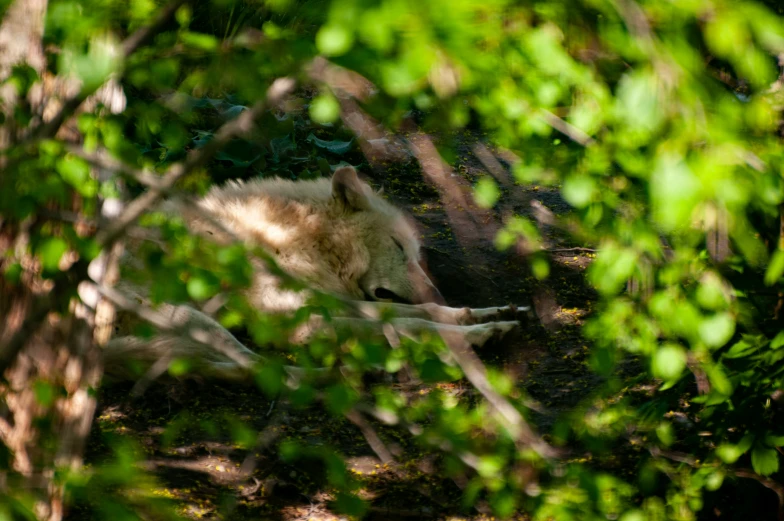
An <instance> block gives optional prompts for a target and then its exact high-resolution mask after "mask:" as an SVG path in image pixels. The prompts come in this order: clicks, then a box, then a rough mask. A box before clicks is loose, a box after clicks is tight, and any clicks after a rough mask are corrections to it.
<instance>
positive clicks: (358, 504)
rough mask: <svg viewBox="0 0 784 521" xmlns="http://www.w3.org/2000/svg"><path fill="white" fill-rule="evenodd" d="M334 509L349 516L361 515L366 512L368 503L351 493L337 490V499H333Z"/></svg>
mask: <svg viewBox="0 0 784 521" xmlns="http://www.w3.org/2000/svg"><path fill="white" fill-rule="evenodd" d="M335 509H336V510H337V511H338V512H341V513H344V514H347V515H349V516H356V517H361V516H362V515H363V514H364V513H365V512H367V509H368V504H367V502H366V501H363V500H362V499H360V498H358V497H357V496H355V495H353V494H346V493H344V492H338V494H337V499H335Z"/></svg>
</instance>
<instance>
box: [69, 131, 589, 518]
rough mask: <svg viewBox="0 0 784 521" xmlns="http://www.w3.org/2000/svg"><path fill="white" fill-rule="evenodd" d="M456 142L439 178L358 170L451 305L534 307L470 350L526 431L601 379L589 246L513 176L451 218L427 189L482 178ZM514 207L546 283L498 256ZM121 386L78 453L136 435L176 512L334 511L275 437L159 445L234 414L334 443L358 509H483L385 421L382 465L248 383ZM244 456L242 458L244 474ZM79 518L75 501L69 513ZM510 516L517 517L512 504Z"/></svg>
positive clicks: (515, 256) (201, 438) (339, 424)
mask: <svg viewBox="0 0 784 521" xmlns="http://www.w3.org/2000/svg"><path fill="white" fill-rule="evenodd" d="M459 143H460V144H459V145H458V147H457V149H456V153H457V158H456V160H455V161H454V162H452V164H453V170H446V171H443V172H441V173H442V179H441V180H440V181H438V180H436V181H435V182H430V181H428V180H427V179H428V175H427V173H426V172H423V171H421V170H420V168H419V164H421V161H420V162H417V161H413V160H412V161H411V162H410V163H409V164H408V166H406V165H403V166H399V165H398V166H395V167H389V168H387V167H385V166H383V165H380V164H376V165H374V167H373V168H368V169H366V171H365V173H366V174H367V175H368V177H369V180H370V182H371V183H372V184H374V185H375V186H376V187H379V186H383V187H384V190H385V194H387V197H388V198H389V199H390V200H391V201H393V202H394V203H396V204H397V205H399V206H400V207H402V208H404V209H406V210H407V211H408V212H409V213H410V214H411V215H413V216H414V218H415V219H416V221H417V223H418V225H419V226H420V228H421V233H422V237H423V244H424V254H425V257H426V261H427V267H428V269H429V271H430V273H431V274H432V276H433V278H434V280H435V281H436V284H437V286H438V287H439V288H440V290H441V291H442V293H443V295H444V296H445V297H446V299H447V301H448V302H449V303H450V305H453V306H472V307H484V306H492V305H503V304H508V303H513V304H531V303H533V304H534V305H535V309H536V317H535V318H532V319H531V320H530V322H529V323H528V324H525V325H524V328H523V330H522V333H521V334H520V335H517V336H515V337H514V338H512V339H511V340H509V341H508V342H505V343H504V344H502V345H500V346H495V347H493V348H488V349H484V350H482V351H480V353H479V355H480V357H481V358H482V359H483V361H484V362H485V363H486V364H488V365H490V366H494V367H500V368H503V369H504V370H505V371H507V372H508V373H509V374H511V375H512V376H513V377H514V378H515V381H517V382H518V383H519V385H520V386H521V387H522V388H523V389H524V390H525V392H526V393H527V395H528V396H529V397H530V398H531V399H533V400H535V401H536V402H538V403H539V404H540V405H541V406H542V408H543V409H546V410H547V411H549V412H550V413H554V414H552V415H551V414H538V413H532V420H533V421H534V423H535V424H536V426H537V428H538V429H539V430H540V431H542V432H547V431H548V430H549V428H550V427H551V423H552V420H551V418H552V417H554V416H555V415H557V414H558V413H561V412H564V411H568V410H569V409H570V408H572V407H574V406H575V405H576V404H577V403H578V402H580V401H581V400H584V399H585V398H586V397H587V396H588V395H589V394H590V390H591V389H592V388H596V386H597V385H599V383H600V379H599V378H598V377H597V376H596V375H595V374H594V373H592V372H591V371H590V369H589V368H588V365H587V356H588V348H587V347H586V344H585V341H584V339H583V338H582V337H581V334H580V325H581V324H582V323H583V320H584V319H585V317H586V315H587V314H588V313H590V310H591V306H592V303H593V302H594V301H595V295H594V293H593V292H592V290H591V289H589V288H588V287H587V286H586V285H585V282H584V276H583V275H584V273H583V272H584V270H585V268H586V266H587V265H588V264H589V263H590V262H591V256H592V254H591V253H590V252H586V251H579V250H570V249H568V248H569V247H570V246H574V245H570V244H567V243H565V239H564V238H563V236H561V235H559V233H558V232H557V231H555V228H552V227H549V226H547V221H548V216H550V217H552V215H553V214H555V215H559V214H564V213H566V212H568V206H567V205H566V204H565V203H564V202H563V201H562V200H561V199H560V197H559V195H558V191H557V189H553V188H545V187H539V186H527V187H520V186H514V187H513V188H514V190H509V189H508V187H509V186H511V185H509V184H508V183H504V182H501V183H499V184H501V186H502V187H504V186H506V188H505V189H504V190H503V192H504V193H503V194H502V198H501V200H500V202H499V204H498V205H496V207H495V209H494V210H491V211H480V210H477V209H476V208H473V206H472V205H471V204H470V203H469V205H468V206H469V208H463V209H462V211H463V215H464V216H468V220H467V221H463V222H455V221H456V219H457V218H456V217H455V215H456V214H455V212H454V210H455V208H454V207H451V208H450V202H449V200H453V199H454V196H455V193H458V192H455V193H453V194H452V196H450V197H445V196H444V192H443V191H442V192H441V193H439V189H437V188H434V187H437V186H438V185H439V182H440V183H441V188H442V189H443V188H444V186H445V185H444V182H446V183H447V184H451V187H452V188H446V189H447V190H451V189H454V190H458V191H460V192H459V193H462V194H466V193H467V192H466V190H467V187H470V185H471V184H473V183H474V182H475V181H476V180H477V179H478V178H479V177H481V176H484V175H490V174H489V172H488V158H487V157H486V152H487V149H486V148H484V147H483V146H482V147H481V148H479V149H477V148H476V145H477V144H481V140H480V139H478V137H477V136H473V135H470V134H469V135H465V136H463V137H462V138H461V139H460V140H459ZM483 154H484V156H483ZM480 157H483V158H484V161H483V160H482V159H480ZM501 164H504V170H505V171H506V172H508V169H506V166H507V165H506V164H505V163H503V161H500V160H498V158H496V162H492V161H491V166H495V168H496V170H497V167H498V166H499V165H501ZM495 174H498V172H495ZM506 175H507V176H508V175H509V174H508V173H507V174H506ZM455 187H456V188H455ZM513 194H518V195H515V196H514V197H512V195H513ZM445 199H447V200H445ZM472 212H473V213H472ZM512 212H513V213H516V214H518V215H526V216H530V217H531V218H532V219H534V220H535V221H538V222H539V223H540V229H541V231H542V233H543V237H544V242H545V247H546V248H548V249H550V250H555V251H552V252H551V253H550V255H551V263H550V274H549V276H548V277H547V278H546V279H544V280H543V281H538V280H536V279H535V278H534V277H532V275H531V269H530V267H529V266H528V264H527V262H526V258H525V256H524V255H522V254H521V253H520V251H519V250H515V249H514V248H512V249H510V250H508V251H507V252H499V251H498V250H497V248H496V247H495V245H494V243H493V239H494V236H495V231H496V230H497V228H498V226H499V225H500V223H501V222H502V220H503V218H504V217H505V216H506V215H508V214H510V213H512ZM468 228H471V229H468ZM453 385H454V389H455V390H456V391H457V392H460V390H461V389H462V388H466V389H467V384H466V383H460V382H458V383H456V384H453ZM428 388H429V387H428V386H426V385H421V386H419V387H416V388H411V389H410V392H420V393H424V392H427V391H428ZM130 390H131V386H130V385H113V386H108V387H106V388H103V389H102V390H101V392H100V401H99V410H98V411H97V414H96V421H95V423H94V426H93V431H92V433H91V436H90V440H89V446H88V461H89V462H98V461H101V460H102V459H103V458H104V457H106V456H107V454H108V453H109V452H110V444H109V443H108V442H107V439H108V438H107V435H108V436H112V435H123V436H128V437H130V438H132V439H134V440H136V442H138V444H139V445H140V446H141V447H142V449H143V451H144V459H145V462H144V466H145V468H146V469H147V470H148V471H150V472H151V473H152V474H153V475H154V476H155V477H156V479H157V486H156V488H155V493H156V494H158V495H160V496H162V497H167V498H171V499H172V500H174V502H175V503H176V505H177V510H178V511H179V512H180V513H181V514H182V515H184V517H186V518H192V519H227V520H228V519H232V520H233V519H237V520H245V519H248V520H250V519H254V520H259V519H264V520H267V519H269V520H286V521H293V520H331V519H345V518H344V517H343V518H341V517H340V516H339V515H337V514H335V513H334V511H333V510H332V509H330V506H329V503H330V500H331V499H332V497H331V495H330V494H329V490H328V488H325V487H324V486H323V485H324V483H323V480H322V478H321V477H320V473H321V470H320V469H319V468H318V465H316V466H314V468H309V467H308V465H307V464H303V463H301V462H299V463H297V464H295V465H291V464H287V463H285V462H283V461H282V460H281V459H280V458H279V457H278V455H277V454H276V452H275V450H274V444H273V445H272V448H271V449H269V450H267V451H262V452H259V453H258V454H249V453H248V451H246V450H242V449H241V448H239V446H238V445H236V444H235V442H234V441H232V439H231V436H229V435H228V434H226V432H225V430H222V429H218V430H217V431H216V432H208V431H210V428H209V427H205V428H202V429H199V428H191V427H188V428H187V429H185V430H181V431H180V432H179V434H178V436H177V437H176V440H175V442H173V443H171V442H170V443H165V441H166V440H165V438H166V432H167V425H169V424H170V423H171V422H187V421H191V423H189V425H191V424H193V422H192V420H194V419H195V420H198V421H201V424H202V425H216V424H217V425H220V424H221V423H222V422H224V418H226V417H228V416H231V415H234V416H235V417H239V418H240V419H241V420H243V421H245V422H247V423H248V424H249V425H250V426H252V427H253V428H255V429H257V430H258V431H264V432H266V433H268V434H269V435H270V436H271V437H272V438H277V439H278V440H282V439H289V438H293V439H298V440H301V441H305V442H307V443H311V444H315V445H329V446H332V447H335V448H337V449H338V450H339V452H340V453H341V454H342V455H343V456H344V457H345V461H346V462H347V465H348V467H349V469H350V471H351V472H352V473H353V474H354V476H355V477H357V478H359V479H361V480H362V482H363V485H364V486H363V489H362V491H361V494H360V496H361V497H363V498H365V499H367V500H369V501H370V505H371V510H370V512H369V514H368V516H367V517H366V519H371V520H397V519H450V520H458V519H465V520H469V519H470V520H480V519H490V518H491V517H490V515H488V514H482V513H478V512H477V511H476V510H468V511H466V510H464V509H462V508H461V504H460V498H461V490H460V488H459V487H458V486H457V485H456V484H455V483H454V482H453V481H451V480H448V479H444V478H442V477H441V476H442V474H440V473H439V472H438V465H439V458H438V456H437V455H436V454H434V453H432V452H429V451H427V450H424V449H422V448H421V447H419V446H417V445H415V444H413V443H412V442H411V441H410V440H408V439H407V437H406V436H405V435H402V434H401V433H400V432H398V431H396V430H395V429H392V428H387V427H382V426H378V427H377V428H378V432H379V434H380V436H381V437H382V439H383V440H384V442H385V443H386V444H387V446H388V447H389V448H390V450H391V451H392V453H393V454H394V455H395V462H394V463H392V464H387V465H384V464H382V463H381V462H380V461H379V460H378V459H377V457H376V456H375V454H374V453H373V451H371V450H370V448H369V447H368V445H367V443H366V442H365V439H364V437H363V436H362V434H361V432H360V431H359V429H358V428H357V427H356V426H355V425H354V424H352V423H350V422H348V421H347V420H345V419H339V418H335V417H334V416H332V415H330V414H329V413H328V412H326V411H325V410H322V409H320V408H318V407H311V408H308V409H304V410H302V409H295V408H292V407H290V406H287V405H286V404H280V403H276V402H274V401H271V400H270V399H269V398H268V397H266V396H265V395H264V394H263V393H261V391H259V390H257V389H252V388H247V387H238V386H232V385H228V384H226V385H223V384H217V383H212V382H203V383H194V382H181V383H176V384H168V385H164V384H156V385H154V386H153V387H151V388H150V389H148V390H147V392H146V393H145V394H143V395H142V396H140V397H136V398H132V397H130V392H129V391H130ZM210 421H211V422H212V423H210ZM196 423H198V422H196ZM248 462H251V463H252V466H251V467H250V468H251V469H253V470H252V472H251V473H250V474H249V473H248V472H247V469H248V468H249V467H248ZM79 516H80V512H79V511H75V512H73V513H72V515H71V516H70V517H71V518H73V519H81V518H80V517H79ZM515 518H516V519H526V516H525V514H522V513H521V514H519V515H518V516H516V517H515Z"/></svg>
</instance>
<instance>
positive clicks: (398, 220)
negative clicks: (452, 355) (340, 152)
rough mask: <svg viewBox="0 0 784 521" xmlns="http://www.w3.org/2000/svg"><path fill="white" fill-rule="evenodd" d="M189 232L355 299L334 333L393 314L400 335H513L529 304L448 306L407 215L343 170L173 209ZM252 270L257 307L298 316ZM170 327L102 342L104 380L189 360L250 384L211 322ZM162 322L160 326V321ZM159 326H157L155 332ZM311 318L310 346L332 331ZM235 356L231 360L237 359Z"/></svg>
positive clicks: (199, 316)
mask: <svg viewBox="0 0 784 521" xmlns="http://www.w3.org/2000/svg"><path fill="white" fill-rule="evenodd" d="M177 211H178V213H180V215H182V216H183V217H184V218H185V220H186V222H188V224H189V225H190V227H191V228H192V229H193V231H194V232H197V233H200V234H204V235H206V236H211V237H212V238H213V239H214V240H216V241H218V242H227V241H232V240H236V239H240V240H242V241H245V242H246V243H248V244H250V245H254V246H260V247H262V248H263V249H264V250H265V251H266V252H268V253H269V254H270V256H271V257H273V258H274V259H275V261H276V262H277V265H278V266H279V267H280V268H281V269H282V270H283V271H284V272H286V273H287V274H289V275H291V276H292V277H294V278H296V279H299V280H301V281H303V282H304V283H305V284H306V285H308V286H310V287H311V288H313V289H316V290H320V291H323V292H327V293H331V294H334V295H336V296H339V297H341V298H343V300H344V301H345V300H350V301H352V304H351V305H350V306H349V307H348V310H347V311H346V313H345V316H340V317H333V318H332V319H331V320H330V321H329V324H328V325H329V326H330V327H332V328H334V329H340V328H346V329H350V330H352V331H355V332H359V331H362V332H364V333H366V334H367V333H370V334H382V332H384V334H388V333H389V328H388V326H387V327H386V328H385V326H384V322H382V321H381V320H380V318H381V316H382V311H383V310H384V309H385V308H386V309H387V310H388V311H390V312H391V313H392V314H393V315H394V316H395V317H396V318H394V319H392V321H391V322H389V324H391V325H392V327H393V328H394V330H395V332H396V334H401V335H409V336H410V335H418V334H419V333H421V332H423V331H434V332H439V333H442V334H443V333H446V332H449V333H450V334H453V335H454V334H458V335H460V337H461V338H463V339H465V340H467V341H468V342H469V343H471V344H473V345H482V344H484V343H485V342H487V341H488V340H489V339H490V338H492V337H499V336H502V335H504V334H506V333H507V332H508V331H510V330H512V329H513V328H514V327H515V326H516V325H517V322H516V321H515V320H511V321H510V320H506V321H501V320H502V319H516V318H518V313H525V312H526V311H527V308H516V307H514V306H505V307H498V308H484V309H469V308H451V307H447V306H445V305H443V304H444V302H443V298H442V297H441V295H440V293H439V292H438V290H437V289H436V288H435V286H434V285H433V283H432V282H431V280H430V279H429V278H428V276H427V274H426V273H425V271H424V270H423V269H422V267H421V266H420V244H419V241H418V239H417V234H416V231H415V229H414V228H413V226H412V225H411V223H410V222H409V221H408V220H407V218H406V217H405V216H404V214H403V213H402V212H401V211H400V210H398V209H397V208H395V207H394V206H392V205H391V204H389V203H388V202H387V201H386V200H384V199H383V198H382V197H380V195H379V194H377V193H375V192H373V190H372V189H371V188H370V186H368V185H367V184H366V183H364V182H363V181H361V180H360V179H359V178H358V176H357V173H356V171H355V170H354V168H352V167H341V168H338V169H337V170H336V172H335V173H334V175H333V177H332V179H331V180H329V179H319V180H314V181H288V180H281V179H265V180H256V181H251V182H247V183H242V182H231V183H229V184H228V185H226V186H224V187H221V188H216V189H213V190H212V192H210V193H209V194H208V195H207V196H206V197H205V198H204V199H202V200H201V201H199V203H198V204H197V205H195V206H190V207H189V206H182V207H178V208H177ZM254 267H255V268H256V270H255V274H254V279H253V282H252V285H251V288H250V289H249V291H248V294H247V296H248V299H249V301H250V303H251V304H252V305H253V306H255V307H256V308H257V309H259V310H261V311H264V312H268V313H292V312H294V311H296V310H297V309H298V308H300V307H301V306H302V305H304V304H305V302H306V300H307V298H308V294H307V292H295V291H290V290H286V289H283V288H281V287H280V283H279V279H278V278H277V277H275V276H273V275H272V274H271V273H270V272H269V271H268V270H265V269H264V264H263V263H262V262H258V263H255V264H254ZM157 316H158V317H164V319H165V320H162V321H163V322H165V323H166V324H165V325H166V330H164V331H161V332H160V333H159V334H158V335H157V336H154V337H153V338H140V337H133V336H121V337H119V338H115V339H113V340H112V341H111V342H110V343H109V345H108V346H107V349H106V352H105V362H106V370H107V373H109V374H110V375H114V376H120V377H129V376H130V375H131V373H129V372H127V371H126V369H127V362H143V363H145V364H148V365H149V364H154V363H155V362H156V361H158V362H159V363H160V362H161V361H163V362H166V361H168V360H171V359H172V358H174V357H183V358H186V359H188V360H189V361H191V362H192V363H194V364H196V365H198V366H199V370H200V372H202V373H204V372H206V373H210V374H211V375H213V376H217V377H222V378H229V379H237V378H245V377H246V376H247V371H246V369H247V367H243V365H244V364H243V362H242V361H243V360H254V359H256V355H255V354H254V353H253V352H251V351H250V350H248V349H247V348H246V347H245V346H243V345H242V344H241V343H240V342H239V341H238V340H236V339H235V338H234V337H233V336H232V335H231V334H230V333H229V332H228V331H227V330H225V329H224V328H223V327H222V326H220V325H219V324H218V323H217V322H216V321H214V320H213V319H212V318H210V317H209V316H207V315H206V314H204V313H202V312H200V311H198V310H196V309H195V308H193V307H190V306H164V307H162V308H160V309H159V311H158V315H157ZM159 322H161V320H159ZM159 325H160V324H159ZM325 325H327V324H325V323H324V321H323V320H320V319H319V318H318V317H316V318H315V319H314V320H311V322H310V323H309V324H308V327H304V328H300V330H298V332H297V333H296V334H295V335H294V336H293V337H292V338H291V339H290V340H291V341H294V342H307V340H308V338H309V337H310V336H311V335H312V334H313V333H314V332H315V331H317V330H318V329H319V328H321V327H323V326H325ZM235 355H236V356H235Z"/></svg>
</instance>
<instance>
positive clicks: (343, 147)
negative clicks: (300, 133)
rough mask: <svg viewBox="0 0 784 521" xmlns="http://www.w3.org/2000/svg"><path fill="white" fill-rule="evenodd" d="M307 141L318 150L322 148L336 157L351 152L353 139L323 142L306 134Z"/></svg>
mask: <svg viewBox="0 0 784 521" xmlns="http://www.w3.org/2000/svg"><path fill="white" fill-rule="evenodd" d="M307 141H309V142H311V143H313V144H314V145H316V146H317V147H319V148H323V149H324V150H328V151H330V152H332V153H333V154H337V155H343V154H345V153H346V152H348V151H349V150H351V145H352V144H353V143H354V140H353V139H352V140H351V141H337V140H335V141H325V140H323V139H319V138H317V137H316V136H314V135H313V134H308V137H307Z"/></svg>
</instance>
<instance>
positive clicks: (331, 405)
mask: <svg viewBox="0 0 784 521" xmlns="http://www.w3.org/2000/svg"><path fill="white" fill-rule="evenodd" d="M357 398H358V397H357V393H356V392H355V391H354V390H353V389H351V388H350V387H349V386H348V385H344V384H338V385H333V386H332V387H330V388H329V389H327V393H326V404H327V408H328V409H329V410H330V412H332V414H334V415H335V416H341V415H343V414H345V413H346V412H348V411H349V410H350V409H351V408H352V407H353V406H354V404H355V403H356V401H357Z"/></svg>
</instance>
